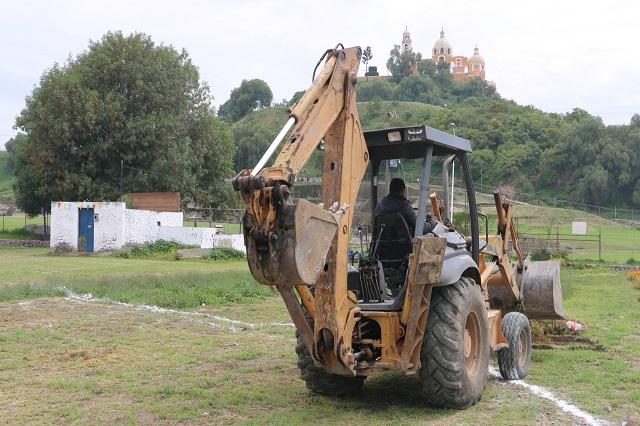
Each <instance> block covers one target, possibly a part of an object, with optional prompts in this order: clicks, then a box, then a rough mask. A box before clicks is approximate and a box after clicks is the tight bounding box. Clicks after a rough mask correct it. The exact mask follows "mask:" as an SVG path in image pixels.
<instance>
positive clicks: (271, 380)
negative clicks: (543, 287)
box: [0, 249, 640, 424]
mask: <svg viewBox="0 0 640 426" xmlns="http://www.w3.org/2000/svg"><path fill="white" fill-rule="evenodd" d="M0 260H1V264H2V272H3V273H2V274H1V275H0V342H1V344H0V418H3V419H10V420H12V422H13V423H66V422H80V423H87V422H90V423H106V422H118V423H145V424H149V423H162V424H176V423H179V422H186V423H211V422H216V423H238V422H242V423H287V424H293V423H302V422H307V423H311V422H313V423H332V424H335V423H348V424H349V423H360V422H365V423H372V424H387V423H390V422H394V423H396V422H397V423H403V424H415V423H424V422H427V421H428V422H430V423H435V424H490V423H491V424H540V423H543V424H552V423H553V424H572V423H575V422H576V420H575V419H574V418H572V417H570V416H568V415H567V414H565V413H563V412H561V411H560V410H559V409H558V408H557V407H556V406H554V405H553V404H551V403H550V402H548V401H546V400H543V399H540V398H538V397H536V396H534V395H532V394H530V393H528V392H526V391H525V390H523V389H521V388H518V387H514V386H512V385H509V384H506V383H504V382H499V381H496V380H495V379H493V378H492V379H490V380H489V383H488V385H487V389H486V391H485V394H484V396H483V399H482V400H481V402H480V403H478V404H477V405H476V406H474V407H472V408H471V409H469V410H465V411H451V410H436V409H431V408H425V407H424V403H423V401H422V400H421V398H420V396H419V382H418V381H417V380H416V379H415V378H407V377H401V376H397V375H393V374H386V375H381V376H377V377H373V378H370V379H369V380H367V383H366V384H365V389H364V391H363V393H362V395H361V396H360V397H358V398H356V397H353V398H347V399H335V398H325V397H319V396H313V395H310V394H309V393H308V391H307V390H306V389H305V387H304V383H303V382H302V381H301V380H299V379H298V375H299V373H298V371H297V368H296V366H295V353H294V351H293V346H294V333H293V329H292V327H291V326H290V325H288V323H289V322H290V319H289V318H288V315H287V314H286V311H285V309H284V307H283V305H282V302H281V300H280V299H279V298H278V297H275V296H274V295H273V293H272V292H271V291H270V290H269V289H267V288H265V287H261V286H259V285H257V284H256V283H255V282H253V280H252V279H251V277H250V274H249V273H248V271H247V267H246V263H245V262H237V261H236V262H230V261H227V262H213V261H204V260H198V261H167V260H156V259H122V258H117V257H52V256H48V255H47V254H46V251H45V250H37V249H28V250H27V249H22V250H18V249H14V250H8V249H0ZM62 286H64V288H66V289H70V290H73V291H74V292H76V293H92V295H93V296H94V297H99V298H101V299H102V300H106V299H109V300H111V301H113V302H127V303H131V304H133V305H122V304H113V303H107V302H104V301H103V302H100V301H98V302H95V301H94V302H90V301H86V300H85V301H82V300H75V299H72V300H68V299H65V298H63V297H59V296H61V295H62V294H63V292H64V290H61V287H62ZM563 288H564V294H565V306H566V309H567V311H568V313H569V315H570V316H571V317H572V318H575V319H577V320H579V321H580V322H582V323H584V324H585V325H587V327H588V328H587V330H586V331H585V333H584V335H583V336H584V337H587V338H590V339H592V340H593V341H596V342H598V343H600V344H601V345H602V346H603V347H604V351H601V350H593V349H580V348H578V347H569V348H567V349H562V350H536V351H535V352H534V359H533V365H532V367H531V374H530V377H529V378H528V379H527V381H528V382H530V383H534V384H537V385H541V386H545V387H547V388H548V389H550V390H552V391H553V392H555V393H556V394H557V395H558V396H560V397H562V398H563V399H567V400H569V401H571V402H573V403H575V404H577V405H579V406H580V407H581V408H583V409H586V410H588V411H589V412H591V413H592V414H595V415H597V416H599V417H600V418H603V419H607V420H612V421H616V422H621V421H624V420H631V421H640V417H638V413H640V364H638V361H637V360H638V359H639V358H640V339H638V335H639V334H640V333H639V330H640V309H639V308H640V303H639V298H640V291H638V290H639V289H640V284H635V288H634V283H633V282H632V281H631V279H630V278H629V277H628V276H627V275H625V274H623V273H617V272H611V271H608V270H587V269H585V270H565V271H563ZM203 303H204V306H203ZM143 304H144V305H159V306H163V307H165V308H177V309H181V310H182V311H159V310H150V309H145V308H142V307H136V306H138V305H143ZM230 319H231V320H234V321H236V322H231V321H230ZM238 321H239V322H238Z"/></svg>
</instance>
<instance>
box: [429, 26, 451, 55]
mask: <svg viewBox="0 0 640 426" xmlns="http://www.w3.org/2000/svg"><path fill="white" fill-rule="evenodd" d="M433 54H434V55H451V44H449V40H447V39H446V38H445V37H444V28H443V29H442V31H440V38H439V39H438V40H436V42H435V44H434V45H433Z"/></svg>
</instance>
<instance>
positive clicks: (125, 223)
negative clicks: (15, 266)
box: [50, 201, 216, 252]
mask: <svg viewBox="0 0 640 426" xmlns="http://www.w3.org/2000/svg"><path fill="white" fill-rule="evenodd" d="M182 221H183V215H182V213H181V212H161V213H158V212H154V211H149V210H132V209H127V208H126V206H125V203H123V202H66V201H57V202H52V203H51V241H50V247H51V248H55V247H56V246H58V245H60V244H66V245H68V246H69V247H71V249H72V250H74V251H86V252H93V251H105V250H118V249H120V248H122V247H123V246H125V245H129V244H145V243H151V242H154V241H157V240H159V239H167V240H173V241H178V242H180V243H183V244H190V245H191V244H193V245H199V246H200V247H203V248H211V247H213V246H214V243H213V236H214V234H215V232H216V230H215V229H213V228H185V227H183V226H182Z"/></svg>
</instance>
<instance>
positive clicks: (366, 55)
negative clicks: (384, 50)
mask: <svg viewBox="0 0 640 426" xmlns="http://www.w3.org/2000/svg"><path fill="white" fill-rule="evenodd" d="M371 59H373V52H371V46H367V47H366V48H365V49H364V50H363V51H362V63H363V64H364V72H367V71H369V61H370V60H371Z"/></svg>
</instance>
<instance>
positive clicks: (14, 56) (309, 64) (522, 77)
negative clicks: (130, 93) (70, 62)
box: [0, 0, 640, 148]
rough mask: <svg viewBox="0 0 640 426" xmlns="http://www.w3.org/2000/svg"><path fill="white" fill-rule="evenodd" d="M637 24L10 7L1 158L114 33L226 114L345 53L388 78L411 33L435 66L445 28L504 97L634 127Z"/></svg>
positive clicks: (639, 72) (615, 12)
mask: <svg viewBox="0 0 640 426" xmlns="http://www.w3.org/2000/svg"><path fill="white" fill-rule="evenodd" d="M638 17H640V2H635V1H592V0H588V1H573V0H565V1H557V0H555V1H548V0H538V1H529V2H522V1H491V0H486V1H475V2H469V1H453V0H446V1H445V0H442V1H438V2H434V1H424V0H422V1H421V0H412V1H402V0H395V1H375V0H368V1H351V2H348V1H345V0H342V1H336V0H324V1H313V2H312V1H309V2H307V1H303V0H298V1H285V0H264V1H259V0H254V1H248V0H232V1H227V0H216V1H195V0H194V1H192V0H181V1H177V0H173V1H160V0H145V1H136V0H127V1H122V0H109V1H88V0H81V1H80V0H78V1H76V0H74V1H64V0H62V1H45V0H41V1H29V0H20V1H17V0H3V1H2V3H1V5H0V148H2V147H3V144H4V142H5V141H6V140H7V139H9V138H10V137H12V136H13V135H14V134H15V133H16V131H15V130H14V129H13V125H14V122H15V116H16V115H17V114H19V112H20V110H21V109H22V108H23V107H24V98H25V96H27V95H28V94H29V93H30V92H31V91H32V90H33V88H34V86H35V85H36V84H37V82H38V80H39V78H40V75H41V74H42V73H43V71H45V70H46V69H47V68H49V67H50V66H51V65H52V64H53V63H55V62H59V63H62V62H64V61H65V60H66V59H67V58H68V57H69V55H73V56H75V55H76V54H78V53H79V52H81V51H83V50H85V49H86V48H87V45H88V42H89V40H96V39H99V38H100V37H101V36H102V35H103V34H104V33H105V32H107V31H109V30H122V31H123V32H125V33H129V32H134V31H138V32H144V33H147V34H150V35H151V36H152V38H153V40H154V41H156V42H158V43H164V44H171V45H173V46H175V47H176V48H185V49H187V51H188V52H189V54H190V55H191V57H192V59H193V62H194V63H195V64H196V65H197V66H198V67H199V68H200V75H201V78H202V79H203V80H205V81H207V82H208V83H209V85H210V87H211V90H212V94H213V95H214V97H215V101H214V102H215V104H216V106H217V105H220V104H221V103H223V102H224V101H225V100H226V99H227V98H228V96H229V93H230V91H231V89H233V88H234V87H236V86H238V85H239V84H240V82H241V81H242V79H243V78H261V79H263V80H265V81H266V82H267V83H269V85H270V86H271V89H272V90H273V92H274V99H275V100H281V99H283V98H287V99H288V98H290V97H291V95H292V94H293V93H294V92H295V91H297V90H300V89H306V88H307V86H308V85H309V83H310V78H311V72H312V69H313V66H314V65H315V63H316V61H317V59H318V57H319V56H320V54H321V53H322V52H323V51H324V50H325V49H326V48H329V47H333V46H334V45H335V44H336V43H337V42H342V43H343V44H344V45H345V46H352V45H360V46H363V47H364V46H368V45H369V46H371V47H372V49H373V54H374V58H373V60H372V61H371V63H370V65H377V66H378V69H379V70H380V71H382V72H383V73H386V67H385V63H386V60H387V58H388V56H389V51H390V50H391V48H392V47H393V45H394V44H400V41H401V40H402V32H403V31H404V28H405V26H408V27H409V30H410V31H411V37H412V39H413V46H414V50H417V51H420V52H422V53H423V55H424V56H429V52H430V51H431V48H432V46H433V43H434V42H435V40H436V39H437V38H438V36H439V32H440V28H441V27H444V29H445V32H446V37H447V38H448V40H449V42H450V43H451V45H452V47H453V53H454V54H456V55H466V56H470V55H472V54H473V47H474V45H475V44H477V45H478V47H479V48H480V54H481V55H482V56H483V57H484V58H485V61H486V74H487V79H488V80H491V81H494V82H495V83H496V85H497V89H498V91H499V92H500V94H501V95H502V96H503V97H505V98H509V99H514V100H515V101H516V102H518V103H520V104H523V105H529V104H532V105H535V106H536V107H538V108H541V109H543V110H545V111H552V112H560V113H563V112H567V111H570V110H571V109H573V108H574V107H580V108H584V109H586V110H588V111H589V112H591V113H592V114H595V115H598V116H600V117H602V118H603V120H604V121H605V123H607V124H623V123H628V122H629V120H630V118H631V116H632V115H633V114H634V113H640V49H638V44H639V43H640V25H638V23H637V20H638ZM363 68H364V67H363ZM361 72H364V69H362V70H361Z"/></svg>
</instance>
